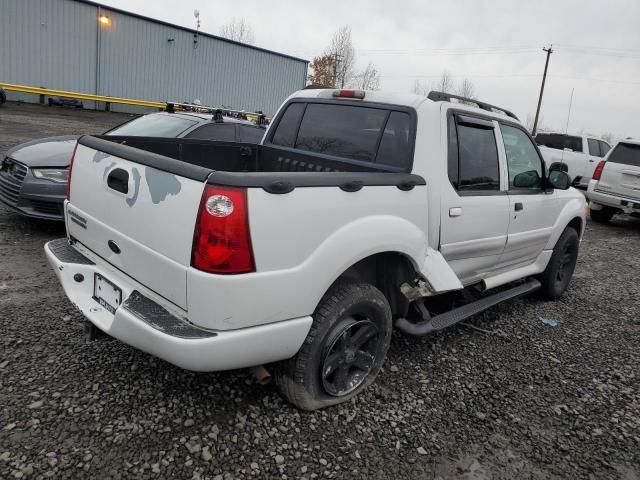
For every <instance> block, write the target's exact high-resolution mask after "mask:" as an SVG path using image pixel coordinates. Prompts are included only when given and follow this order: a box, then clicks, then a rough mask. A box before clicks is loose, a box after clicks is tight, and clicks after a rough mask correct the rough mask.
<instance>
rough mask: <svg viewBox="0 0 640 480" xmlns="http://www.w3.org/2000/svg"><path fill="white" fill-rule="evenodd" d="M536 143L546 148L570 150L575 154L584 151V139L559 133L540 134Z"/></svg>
mask: <svg viewBox="0 0 640 480" xmlns="http://www.w3.org/2000/svg"><path fill="white" fill-rule="evenodd" d="M536 143H537V144H538V145H542V146H544V147H549V148H557V149H558V150H564V149H565V148H568V149H570V150H573V151H574V152H581V151H582V137H574V136H572V135H561V134H559V133H539V134H538V135H536Z"/></svg>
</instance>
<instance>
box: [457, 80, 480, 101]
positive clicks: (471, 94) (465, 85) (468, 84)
mask: <svg viewBox="0 0 640 480" xmlns="http://www.w3.org/2000/svg"><path fill="white" fill-rule="evenodd" d="M456 94H457V95H460V96H461V97H465V98H470V99H472V100H475V99H476V89H475V87H474V86H473V82H472V81H471V80H469V79H468V78H465V79H464V80H463V81H462V83H461V84H460V86H459V87H458V90H457V92H456Z"/></svg>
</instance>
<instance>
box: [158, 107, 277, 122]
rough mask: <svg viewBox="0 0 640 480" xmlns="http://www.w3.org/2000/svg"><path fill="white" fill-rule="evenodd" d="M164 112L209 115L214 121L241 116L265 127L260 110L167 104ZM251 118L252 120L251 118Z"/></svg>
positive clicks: (264, 116)
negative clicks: (223, 116) (221, 117)
mask: <svg viewBox="0 0 640 480" xmlns="http://www.w3.org/2000/svg"><path fill="white" fill-rule="evenodd" d="M165 111H166V112H169V113H174V112H195V113H211V114H212V115H214V119H218V121H219V118H220V116H221V115H226V116H229V115H230V114H241V115H244V116H246V117H247V118H248V119H250V120H254V121H255V122H256V123H257V124H258V125H265V124H266V121H267V116H266V115H265V114H264V113H263V112H262V111H260V110H258V111H257V112H245V111H243V110H233V109H232V108H227V107H224V106H223V107H206V106H204V105H196V104H193V103H181V102H167V106H166V107H165ZM252 117H253V118H252Z"/></svg>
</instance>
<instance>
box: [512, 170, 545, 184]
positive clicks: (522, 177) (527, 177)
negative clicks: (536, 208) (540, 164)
mask: <svg viewBox="0 0 640 480" xmlns="http://www.w3.org/2000/svg"><path fill="white" fill-rule="evenodd" d="M513 186H514V187H516V188H534V187H540V175H538V172H536V171H535V170H531V171H529V172H522V173H519V174H518V175H516V176H515V177H513Z"/></svg>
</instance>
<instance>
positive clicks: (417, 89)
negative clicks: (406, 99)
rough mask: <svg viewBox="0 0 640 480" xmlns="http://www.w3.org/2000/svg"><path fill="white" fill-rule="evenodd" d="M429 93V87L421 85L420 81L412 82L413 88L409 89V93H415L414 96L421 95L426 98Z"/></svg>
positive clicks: (424, 84)
mask: <svg viewBox="0 0 640 480" xmlns="http://www.w3.org/2000/svg"><path fill="white" fill-rule="evenodd" d="M430 91H431V87H430V86H429V85H427V84H426V83H423V82H422V80H416V81H415V82H413V88H412V89H411V93H415V94H416V95H422V96H423V97H426V96H427V95H429V92H430Z"/></svg>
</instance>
